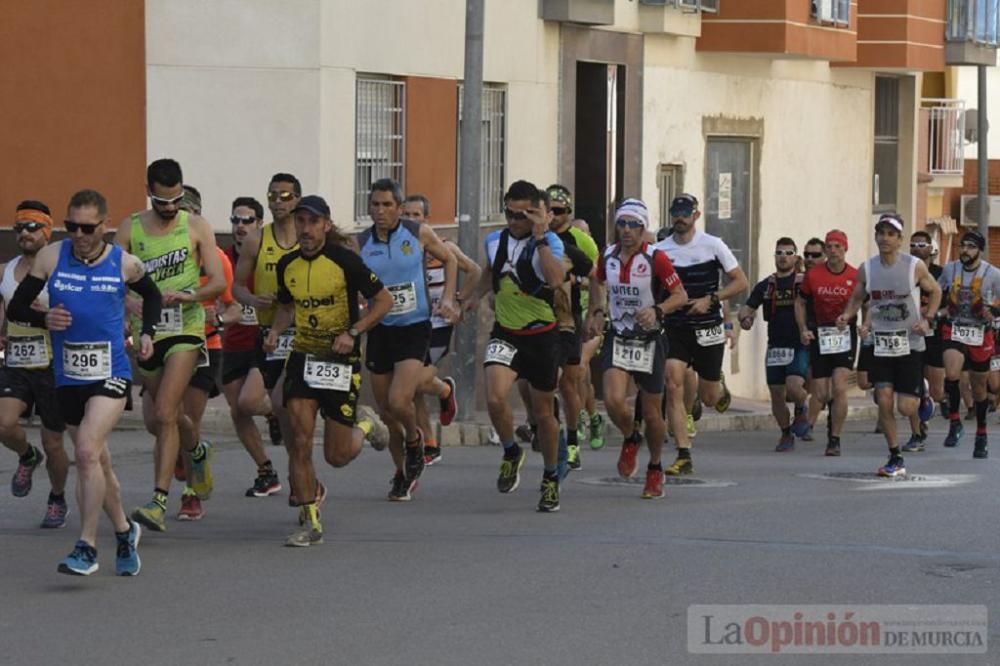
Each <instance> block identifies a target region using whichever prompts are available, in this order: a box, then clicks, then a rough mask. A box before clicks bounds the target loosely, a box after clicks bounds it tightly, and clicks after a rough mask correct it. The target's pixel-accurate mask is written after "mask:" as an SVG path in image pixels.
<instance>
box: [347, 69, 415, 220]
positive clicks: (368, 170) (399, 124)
mask: <svg viewBox="0 0 1000 666" xmlns="http://www.w3.org/2000/svg"><path fill="white" fill-rule="evenodd" d="M355 110H356V112H355V129H354V145H355V148H354V151H355V157H354V219H355V220H358V221H362V220H369V219H371V218H370V217H369V215H368V192H369V190H370V189H371V184H372V183H373V182H375V181H376V180H378V179H379V178H392V179H393V180H395V181H398V182H399V183H400V185H403V186H404V191H405V176H406V154H405V150H404V147H405V138H406V113H405V111H406V84H405V82H403V81H397V80H394V79H392V78H390V77H386V76H375V75H368V74H365V75H359V76H358V79H357V102H356V105H355Z"/></svg>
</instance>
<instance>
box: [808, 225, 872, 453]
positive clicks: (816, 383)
mask: <svg viewBox="0 0 1000 666" xmlns="http://www.w3.org/2000/svg"><path fill="white" fill-rule="evenodd" d="M823 251H824V253H825V254H826V262H825V263H822V264H817V265H816V266H814V267H813V268H811V269H809V270H808V271H807V272H806V274H805V277H803V278H802V284H800V285H799V294H798V296H796V298H795V323H796V324H797V325H798V329H799V336H800V339H801V341H802V344H803V345H805V346H807V347H809V365H810V367H811V368H812V376H813V395H815V396H816V399H817V400H818V401H819V404H821V405H825V404H826V403H827V402H830V401H832V402H833V405H832V408H831V409H830V416H829V428H828V433H829V434H828V439H827V444H826V451H825V455H828V456H839V455H840V433H841V430H842V429H843V427H844V420H845V419H846V418H847V379H848V377H849V376H850V374H851V370H853V368H854V354H855V352H854V350H855V349H857V345H858V336H857V330H856V327H855V323H854V322H850V325H849V326H848V327H847V328H845V329H843V330H841V329H840V328H838V327H837V317H838V316H840V314H841V313H843V312H844V309H845V307H846V305H847V301H848V300H849V299H850V297H851V294H852V293H854V287H855V281H856V279H857V272H858V271H857V269H856V268H854V267H853V266H851V265H850V264H848V263H847V262H846V261H844V255H845V254H846V253H847V234H845V233H844V232H843V231H840V230H837V229H834V230H833V231H830V232H829V233H827V235H826V241H825V244H824V250H823ZM810 315H811V316H810Z"/></svg>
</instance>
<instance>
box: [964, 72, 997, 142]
mask: <svg viewBox="0 0 1000 666" xmlns="http://www.w3.org/2000/svg"><path fill="white" fill-rule="evenodd" d="M976 69H977V68H975V67H955V68H954V71H955V79H956V82H957V86H956V87H957V97H959V98H960V99H964V100H965V108H967V109H976V108H978V107H979V85H978V76H979V75H978V73H977V71H976ZM986 91H987V94H988V95H989V98H988V100H987V104H986V114H987V117H988V118H989V123H990V129H991V131H990V132H989V133H988V138H987V141H988V145H989V156H990V159H991V160H995V159H1000V67H987V68H986ZM978 150H979V147H978V144H975V143H973V144H970V145H968V146H966V147H965V159H967V160H974V159H977V158H978V156H979V154H978Z"/></svg>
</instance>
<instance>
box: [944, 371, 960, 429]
mask: <svg viewBox="0 0 1000 666" xmlns="http://www.w3.org/2000/svg"><path fill="white" fill-rule="evenodd" d="M944 392H945V395H946V396H948V417H949V418H950V419H951V420H952V421H959V420H960V419H961V417H960V416H959V409H961V405H962V392H961V391H959V390H958V380H957V379H946V380H945V382H944Z"/></svg>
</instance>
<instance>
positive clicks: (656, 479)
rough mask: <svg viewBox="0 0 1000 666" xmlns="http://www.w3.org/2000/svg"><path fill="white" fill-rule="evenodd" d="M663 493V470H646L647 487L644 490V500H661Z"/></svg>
mask: <svg viewBox="0 0 1000 666" xmlns="http://www.w3.org/2000/svg"><path fill="white" fill-rule="evenodd" d="M665 495H666V493H664V492H663V470H662V469H648V468H647V469H646V485H645V486H643V488H642V499H661V498H663V497H664V496H665Z"/></svg>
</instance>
